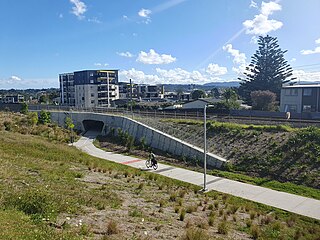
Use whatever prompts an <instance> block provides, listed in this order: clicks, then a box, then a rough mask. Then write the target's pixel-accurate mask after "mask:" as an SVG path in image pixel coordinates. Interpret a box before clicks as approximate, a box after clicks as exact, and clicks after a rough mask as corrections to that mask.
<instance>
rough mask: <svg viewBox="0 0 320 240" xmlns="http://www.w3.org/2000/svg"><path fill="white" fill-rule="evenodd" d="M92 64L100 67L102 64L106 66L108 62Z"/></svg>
mask: <svg viewBox="0 0 320 240" xmlns="http://www.w3.org/2000/svg"><path fill="white" fill-rule="evenodd" d="M94 65H95V66H96V67H102V66H105V67H106V66H108V65H109V64H108V63H104V64H102V63H94Z"/></svg>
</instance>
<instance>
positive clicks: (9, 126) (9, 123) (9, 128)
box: [3, 121, 12, 131]
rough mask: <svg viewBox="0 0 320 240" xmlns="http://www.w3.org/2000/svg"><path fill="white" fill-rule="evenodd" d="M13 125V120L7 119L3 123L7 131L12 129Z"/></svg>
mask: <svg viewBox="0 0 320 240" xmlns="http://www.w3.org/2000/svg"><path fill="white" fill-rule="evenodd" d="M11 125H12V123H11V122H9V121H5V122H4V123H3V126H4V130H6V131H11Z"/></svg>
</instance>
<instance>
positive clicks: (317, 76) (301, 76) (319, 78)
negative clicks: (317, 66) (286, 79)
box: [292, 70, 320, 82]
mask: <svg viewBox="0 0 320 240" xmlns="http://www.w3.org/2000/svg"><path fill="white" fill-rule="evenodd" d="M292 77H296V78H297V79H296V81H302V82H304V81H308V82H320V72H306V71H304V70H293V71H292Z"/></svg>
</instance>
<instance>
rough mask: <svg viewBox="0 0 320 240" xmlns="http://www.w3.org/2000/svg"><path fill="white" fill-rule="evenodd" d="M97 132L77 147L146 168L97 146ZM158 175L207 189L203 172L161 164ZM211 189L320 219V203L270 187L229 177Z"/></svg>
mask: <svg viewBox="0 0 320 240" xmlns="http://www.w3.org/2000/svg"><path fill="white" fill-rule="evenodd" d="M96 136H97V133H96V132H91V131H88V132H87V133H86V134H85V135H84V136H82V137H81V138H80V140H79V141H77V142H76V143H74V146H75V147H77V148H78V149H81V150H82V151H84V152H86V153H88V154H89V155H92V156H95V157H98V158H102V159H105V160H108V161H113V162H117V163H120V164H125V165H128V166H131V167H134V168H138V169H146V166H145V160H143V159H138V158H135V157H131V156H125V155H121V154H116V153H112V152H106V151H103V150H101V149H99V148H96V147H95V146H94V145H93V140H94V139H95V137H96ZM151 171H153V172H154V173H157V174H160V175H163V176H166V177H169V178H173V179H178V180H180V181H183V182H188V183H192V184H195V185H198V186H202V187H203V173H199V172H194V171H191V170H187V169H183V168H179V167H173V166H170V165H166V164H161V163H160V164H159V167H158V169H157V170H151ZM207 189H208V191H210V190H215V191H218V192H222V193H227V194H230V195H233V196H236V197H241V198H244V199H248V200H251V201H254V202H258V203H263V204H266V205H269V206H272V207H276V208H280V209H282V210H286V211H289V212H293V213H297V214H300V215H303V216H307V217H311V218H315V219H318V220H320V201H319V200H316V199H312V198H307V197H302V196H298V195H294V194H290V193H285V192H279V191H275V190H272V189H269V188H264V187H259V186H254V185H250V184H246V183H242V182H237V181H233V180H229V179H226V178H221V177H216V176H212V175H207Z"/></svg>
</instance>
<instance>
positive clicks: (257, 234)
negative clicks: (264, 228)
mask: <svg viewBox="0 0 320 240" xmlns="http://www.w3.org/2000/svg"><path fill="white" fill-rule="evenodd" d="M250 234H251V236H252V237H253V239H258V238H259V237H260V235H261V230H260V228H259V226H258V225H256V224H253V225H252V226H251V227H250Z"/></svg>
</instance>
